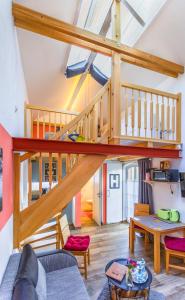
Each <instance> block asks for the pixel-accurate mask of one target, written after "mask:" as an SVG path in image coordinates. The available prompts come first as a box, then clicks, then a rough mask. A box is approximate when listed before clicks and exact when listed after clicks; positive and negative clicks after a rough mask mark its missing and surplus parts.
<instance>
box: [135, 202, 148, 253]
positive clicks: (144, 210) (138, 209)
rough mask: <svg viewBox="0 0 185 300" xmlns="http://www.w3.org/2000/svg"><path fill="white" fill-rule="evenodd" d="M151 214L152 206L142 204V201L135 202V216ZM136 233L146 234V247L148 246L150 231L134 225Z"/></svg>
mask: <svg viewBox="0 0 185 300" xmlns="http://www.w3.org/2000/svg"><path fill="white" fill-rule="evenodd" d="M149 214H150V207H149V204H141V203H135V204H134V217H137V216H149ZM134 231H135V233H136V232H138V233H141V234H143V235H144V239H145V249H147V248H148V245H149V233H148V232H147V231H145V230H144V229H143V228H141V227H139V226H136V225H135V227H134Z"/></svg>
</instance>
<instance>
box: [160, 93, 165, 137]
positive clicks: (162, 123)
mask: <svg viewBox="0 0 185 300" xmlns="http://www.w3.org/2000/svg"><path fill="white" fill-rule="evenodd" d="M164 118H165V115H164V97H163V96H162V104H161V138H162V139H163V138H164V130H165V120H164Z"/></svg>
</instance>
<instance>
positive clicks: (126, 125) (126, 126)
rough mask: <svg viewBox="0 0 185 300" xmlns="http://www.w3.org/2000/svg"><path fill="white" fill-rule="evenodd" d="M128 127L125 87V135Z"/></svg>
mask: <svg viewBox="0 0 185 300" xmlns="http://www.w3.org/2000/svg"><path fill="white" fill-rule="evenodd" d="M127 129H128V95H127V89H126V88H125V135H127Z"/></svg>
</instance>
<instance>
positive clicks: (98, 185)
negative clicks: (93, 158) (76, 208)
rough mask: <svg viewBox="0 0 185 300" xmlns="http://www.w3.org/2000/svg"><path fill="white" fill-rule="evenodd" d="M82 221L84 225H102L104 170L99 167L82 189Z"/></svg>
mask: <svg viewBox="0 0 185 300" xmlns="http://www.w3.org/2000/svg"><path fill="white" fill-rule="evenodd" d="M80 206H81V212H80V223H81V227H83V226H95V225H101V221H102V220H101V210H102V171H101V169H99V170H98V171H97V172H96V173H95V175H94V176H93V177H92V178H91V179H90V180H89V181H88V182H87V183H86V185H85V186H84V187H83V189H82V190H81V205H80Z"/></svg>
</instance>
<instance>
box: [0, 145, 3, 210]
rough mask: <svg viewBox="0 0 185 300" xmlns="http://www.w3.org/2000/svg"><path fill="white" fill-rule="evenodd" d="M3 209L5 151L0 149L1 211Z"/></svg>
mask: <svg viewBox="0 0 185 300" xmlns="http://www.w3.org/2000/svg"><path fill="white" fill-rule="evenodd" d="M2 209H3V149H2V148H0V211H2Z"/></svg>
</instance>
